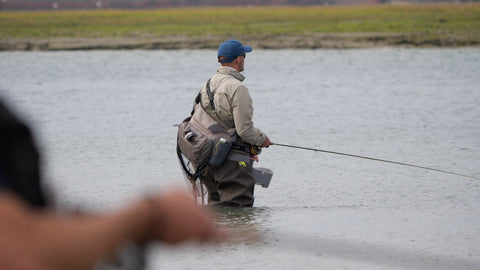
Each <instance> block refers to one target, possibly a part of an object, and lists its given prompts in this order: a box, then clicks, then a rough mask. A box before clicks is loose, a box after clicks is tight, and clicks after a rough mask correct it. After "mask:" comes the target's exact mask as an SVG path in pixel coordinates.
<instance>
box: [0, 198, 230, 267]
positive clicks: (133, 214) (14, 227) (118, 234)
mask: <svg viewBox="0 0 480 270" xmlns="http://www.w3.org/2000/svg"><path fill="white" fill-rule="evenodd" d="M0 216H1V217H2V218H0V239H1V244H0V265H1V266H2V269H9V270H23V269H26V270H27V269H35V270H56V269H68V270H74V269H90V268H92V266H93V265H94V264H95V263H96V262H97V261H98V260H100V259H103V258H105V257H107V256H109V255H111V254H112V253H113V252H115V251H116V249H117V248H119V247H120V246H121V245H122V244H124V243H126V242H128V241H135V242H148V241H163V242H166V243H171V244H174V243H179V242H182V241H187V240H194V241H217V240H221V238H222V237H223V234H222V232H221V231H220V230H219V229H218V228H217V227H216V226H215V224H214V223H213V222H212V221H211V219H210V216H209V215H208V213H207V212H206V211H205V209H202V208H200V207H199V206H197V205H196V204H195V203H194V202H193V200H192V197H191V196H190V195H189V194H187V193H185V192H183V191H173V192H169V193H165V194H161V195H158V196H155V197H150V198H149V199H145V200H141V201H138V202H137V203H135V204H133V205H131V206H130V207H128V208H126V209H124V210H121V211H119V212H117V213H113V214H110V213H109V214H105V215H88V216H72V217H66V216H60V215H58V214H55V213H53V212H47V211H44V212H41V211H38V210H32V209H31V208H29V207H27V206H26V205H25V204H24V203H23V202H22V201H20V200H19V199H18V198H17V197H16V196H14V195H12V194H10V193H7V192H0Z"/></svg>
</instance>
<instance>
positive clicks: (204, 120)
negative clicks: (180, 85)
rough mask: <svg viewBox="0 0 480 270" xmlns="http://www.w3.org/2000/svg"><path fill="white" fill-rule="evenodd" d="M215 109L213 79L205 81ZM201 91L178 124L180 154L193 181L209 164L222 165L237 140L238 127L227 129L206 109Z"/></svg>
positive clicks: (178, 149)
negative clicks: (191, 109) (188, 115)
mask: <svg viewBox="0 0 480 270" xmlns="http://www.w3.org/2000/svg"><path fill="white" fill-rule="evenodd" d="M206 90H207V94H208V97H209V100H210V104H211V107H212V109H215V105H214V103H213V93H212V92H211V91H210V79H209V80H208V81H207V85H206ZM200 100H201V93H198V95H197V97H196V98H195V106H194V109H193V111H192V114H191V116H190V117H188V118H186V119H185V120H183V122H182V123H181V124H180V125H178V134H177V155H178V158H179V160H180V164H181V166H182V168H183V170H184V171H185V172H186V173H187V177H188V178H189V179H190V181H192V182H194V181H195V180H196V179H197V178H198V176H199V174H200V172H201V170H202V169H203V168H205V167H206V166H207V165H209V166H213V167H219V166H221V165H222V164H223V162H224V161H225V159H226V158H227V156H228V153H229V152H230V149H231V147H232V145H233V143H234V142H235V140H236V133H235V129H233V128H232V129H230V130H226V129H225V128H224V127H223V126H222V125H220V124H219V123H218V122H217V121H215V120H214V119H213V118H212V117H210V115H208V113H207V112H206V111H205V110H204V109H203V107H202V104H201V102H200ZM182 156H184V157H185V158H186V159H187V160H188V162H190V163H191V164H192V165H193V167H194V172H192V171H191V170H189V168H188V164H185V162H184V159H183V158H182Z"/></svg>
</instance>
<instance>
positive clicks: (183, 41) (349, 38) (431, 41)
mask: <svg viewBox="0 0 480 270" xmlns="http://www.w3.org/2000/svg"><path fill="white" fill-rule="evenodd" d="M228 38H231V37H230V36H213V35H208V36H140V37H137V36H131V37H128V36H127V37H98V38H97V37H86V38H85V37H82V38H79V37H74V38H48V39H46V38H25V39H15V38H7V39H0V51H1V50H3V51H29V50H44V51H49V50H101V49H109V50H122V49H123V50H126V49H215V48H217V46H218V44H220V43H221V42H222V41H223V40H225V39H228ZM235 38H237V39H239V40H241V41H242V42H243V43H245V44H249V45H251V46H253V47H255V48H258V49H286V48H304V49H315V48H370V47H459V46H480V41H479V40H478V39H472V38H471V37H468V36H467V37H464V36H461V37H459V36H442V37H440V38H438V37H435V38H432V37H424V36H422V35H412V34H388V33H349V34H309V35H282V36H235Z"/></svg>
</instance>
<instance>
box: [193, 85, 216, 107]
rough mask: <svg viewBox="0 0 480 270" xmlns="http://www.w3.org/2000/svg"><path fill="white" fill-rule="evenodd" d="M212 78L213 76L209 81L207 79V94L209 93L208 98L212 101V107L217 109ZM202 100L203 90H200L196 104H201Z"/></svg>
mask: <svg viewBox="0 0 480 270" xmlns="http://www.w3.org/2000/svg"><path fill="white" fill-rule="evenodd" d="M211 79H212V78H210V79H208V81H207V95H208V100H209V101H210V107H211V108H212V110H215V103H214V102H213V93H212V91H211V90H210V80H211ZM201 100H202V90H200V92H198V95H197V97H196V98H195V104H200V102H201ZM200 105H201V104H200Z"/></svg>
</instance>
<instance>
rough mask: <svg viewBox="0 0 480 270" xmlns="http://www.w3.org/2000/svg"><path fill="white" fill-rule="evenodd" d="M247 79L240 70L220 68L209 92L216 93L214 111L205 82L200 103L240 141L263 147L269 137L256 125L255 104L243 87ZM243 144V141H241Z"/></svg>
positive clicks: (213, 78) (212, 80) (211, 82)
mask: <svg viewBox="0 0 480 270" xmlns="http://www.w3.org/2000/svg"><path fill="white" fill-rule="evenodd" d="M243 80H245V77H244V76H243V75H242V74H240V72H238V71H237V70H235V69H233V68H229V67H223V66H222V67H220V68H218V70H217V73H216V74H215V75H214V76H213V77H212V78H211V80H210V91H212V93H213V94H214V104H215V111H213V110H212V108H211V106H210V101H209V99H208V95H207V91H206V83H205V84H204V85H203V87H202V90H201V93H202V99H201V104H202V106H203V108H204V109H205V110H206V111H207V113H208V114H209V115H210V116H211V117H212V118H213V119H215V120H216V121H217V122H218V123H220V124H221V125H222V126H223V127H224V128H226V129H230V128H235V130H236V131H237V134H238V136H239V137H240V139H241V140H242V141H244V142H246V143H249V144H252V145H257V146H260V145H262V144H263V142H264V141H265V138H266V135H265V133H263V132H262V131H261V130H260V129H258V128H256V127H255V126H254V124H253V105H252V98H251V97H250V94H249V92H248V88H247V87H245V86H244V85H243V84H242V81H243ZM240 143H241V142H240Z"/></svg>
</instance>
